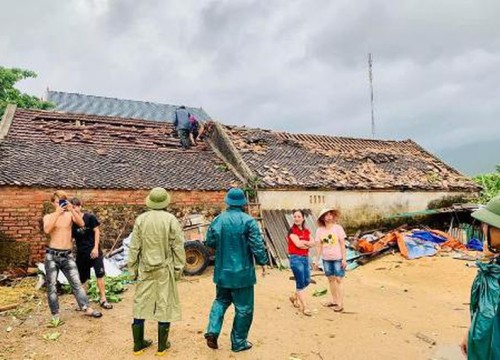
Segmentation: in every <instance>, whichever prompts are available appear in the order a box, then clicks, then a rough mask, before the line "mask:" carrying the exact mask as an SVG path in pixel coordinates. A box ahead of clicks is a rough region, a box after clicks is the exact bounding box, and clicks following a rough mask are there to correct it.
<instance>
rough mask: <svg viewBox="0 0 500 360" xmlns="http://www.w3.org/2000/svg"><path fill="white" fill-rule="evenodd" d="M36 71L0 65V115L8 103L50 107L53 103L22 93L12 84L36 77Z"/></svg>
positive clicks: (29, 107)
mask: <svg viewBox="0 0 500 360" xmlns="http://www.w3.org/2000/svg"><path fill="white" fill-rule="evenodd" d="M36 76H37V75H36V73H34V72H33V71H30V70H23V69H18V68H12V69H9V68H5V67H3V66H0V116H2V115H3V113H4V111H5V108H6V107H7V105H8V104H17V106H19V107H22V108H25V109H50V108H52V107H54V104H52V103H50V102H47V101H43V100H40V99H38V98H37V97H36V96H33V95H28V94H24V93H22V92H21V91H19V90H18V89H16V88H15V87H14V85H15V84H16V83H17V82H19V81H21V80H24V79H28V78H36Z"/></svg>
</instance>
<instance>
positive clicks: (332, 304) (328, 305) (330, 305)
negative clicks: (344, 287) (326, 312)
mask: <svg viewBox="0 0 500 360" xmlns="http://www.w3.org/2000/svg"><path fill="white" fill-rule="evenodd" d="M323 306H324V307H336V306H338V305H337V304H335V303H334V302H332V301H330V302H327V303H324V304H323Z"/></svg>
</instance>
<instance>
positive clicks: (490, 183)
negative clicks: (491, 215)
mask: <svg viewBox="0 0 500 360" xmlns="http://www.w3.org/2000/svg"><path fill="white" fill-rule="evenodd" d="M496 169H497V171H496V172H493V173H490V174H482V175H478V176H475V177H474V178H473V180H474V181H475V182H476V183H477V184H478V185H480V186H481V187H482V188H483V190H482V191H481V194H480V195H479V202H480V203H482V204H485V203H487V202H488V201H489V200H491V199H493V198H494V197H495V196H497V195H500V165H497V167H496Z"/></svg>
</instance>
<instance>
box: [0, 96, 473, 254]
mask: <svg viewBox="0 0 500 360" xmlns="http://www.w3.org/2000/svg"><path fill="white" fill-rule="evenodd" d="M47 100H48V101H51V102H53V103H54V104H55V105H56V107H55V110H56V111H38V110H22V109H15V108H13V107H10V108H9V109H8V110H7V111H6V113H5V115H4V120H3V121H2V122H1V123H0V234H1V233H3V234H5V235H6V236H8V237H9V239H14V240H18V241H21V242H25V243H29V244H30V249H31V250H30V256H31V259H32V260H40V259H41V257H42V255H43V249H44V239H45V236H44V235H43V233H42V232H41V231H40V219H41V217H42V215H43V214H44V212H45V211H46V209H45V207H46V205H45V204H46V201H47V200H48V198H49V196H50V194H51V192H52V191H54V190H55V189H57V188H62V189H66V190H68V192H69V193H70V195H75V194H76V195H78V196H80V197H82V198H83V200H84V202H86V203H87V204H89V205H92V206H98V205H102V206H111V205H112V204H121V205H127V206H128V205H130V206H139V205H141V206H142V204H143V202H144V198H145V196H146V194H147V191H148V190H149V189H150V188H151V187H154V186H163V187H165V188H166V189H168V190H169V191H170V192H171V194H172V205H173V206H178V207H180V208H186V207H194V206H198V207H200V208H213V207H218V208H222V207H223V206H224V204H223V198H224V193H225V191H226V190H227V189H228V188H229V187H230V186H231V185H233V184H236V183H242V182H244V183H246V188H247V189H251V191H252V192H253V194H254V195H255V196H253V198H254V200H253V201H254V202H255V204H254V205H255V208H254V209H253V210H256V211H253V214H258V215H259V216H261V217H262V219H263V225H264V228H265V229H266V234H267V236H268V240H269V239H270V238H272V237H276V239H274V240H275V241H274V240H273V242H274V243H276V242H284V238H283V239H281V238H282V237H283V236H282V233H286V228H287V227H288V226H289V224H290V223H291V217H290V215H289V213H290V211H291V210H292V209H296V208H301V209H307V210H308V213H309V214H310V216H309V218H308V222H309V224H310V226H314V215H316V214H317V213H318V212H319V211H320V209H321V208H323V207H325V206H333V207H336V208H339V209H340V210H341V211H342V223H343V225H344V226H345V227H347V228H351V229H352V228H356V227H357V226H359V225H362V224H367V223H372V222H374V221H376V220H377V219H379V218H380V217H382V216H385V215H390V214H394V213H398V212H406V211H415V210H421V209H425V208H426V207H427V206H428V204H429V202H431V201H433V200H439V199H442V198H443V197H446V196H455V195H462V194H470V193H473V192H477V191H478V190H479V188H478V186H477V185H475V184H474V183H473V182H471V181H470V180H469V179H468V178H466V177H464V176H463V175H462V174H460V173H459V172H458V171H456V170H455V169H453V168H452V167H450V166H448V165H447V164H445V163H444V162H442V161H441V160H440V159H438V158H437V157H435V156H434V155H432V154H430V153H429V152H427V151H426V150H424V149H423V148H422V147H420V146H419V145H418V144H416V143H415V142H413V141H412V140H404V141H386V140H371V139H355V138H346V137H336V136H326V135H310V134H293V133H287V132H279V131H271V130H264V129H253V128H248V127H244V126H226V125H223V124H220V123H211V126H209V128H210V131H208V140H207V141H205V142H204V143H202V144H200V145H199V146H198V147H196V148H193V149H192V150H189V151H186V152H182V151H180V146H179V140H178V138H175V137H174V136H173V128H172V123H171V122H172V121H173V114H174V111H175V109H176V106H172V105H165V104H157V103H149V102H141V101H132V100H120V99H114V98H106V97H100V96H88V95H82V94H72V93H64V92H56V91H49V92H48V94H47ZM188 111H190V112H191V113H192V114H194V115H195V116H196V117H197V118H198V119H199V120H201V121H208V120H210V118H209V116H208V115H207V114H206V113H205V112H204V111H203V109H201V108H188ZM19 204H23V205H19ZM251 210H252V209H251ZM267 229H269V231H268V230H267ZM121 235H123V234H120V233H118V234H116V236H121ZM278 237H279V238H280V240H278ZM0 240H1V239H0ZM281 240H283V241H281Z"/></svg>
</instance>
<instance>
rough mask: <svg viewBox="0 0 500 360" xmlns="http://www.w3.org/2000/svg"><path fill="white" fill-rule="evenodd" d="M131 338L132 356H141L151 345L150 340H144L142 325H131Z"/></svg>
mask: <svg viewBox="0 0 500 360" xmlns="http://www.w3.org/2000/svg"><path fill="white" fill-rule="evenodd" d="M132 336H133V337H134V355H141V354H142V353H143V352H144V350H145V349H146V348H148V347H150V346H151V344H153V342H152V341H151V340H144V324H142V325H137V324H135V325H134V324H132Z"/></svg>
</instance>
